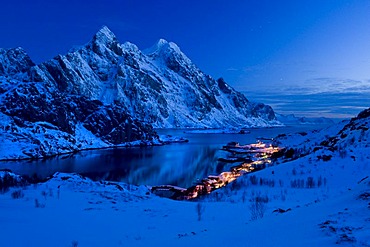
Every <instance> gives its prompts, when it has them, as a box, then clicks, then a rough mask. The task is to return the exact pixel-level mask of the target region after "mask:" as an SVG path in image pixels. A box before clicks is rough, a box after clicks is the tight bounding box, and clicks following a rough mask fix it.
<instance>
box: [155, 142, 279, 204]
mask: <svg viewBox="0 0 370 247" xmlns="http://www.w3.org/2000/svg"><path fill="white" fill-rule="evenodd" d="M222 150H224V151H226V152H229V153H230V154H231V157H228V158H220V159H219V161H223V162H227V163H240V162H241V163H240V164H239V165H236V166H232V167H231V168H230V169H229V171H225V172H222V173H220V174H219V175H209V176H208V177H206V178H204V179H202V180H201V181H199V182H198V183H197V184H196V185H194V186H191V187H189V188H187V189H185V188H181V187H178V186H172V185H160V186H153V187H152V188H151V191H152V193H154V194H156V195H158V196H161V197H167V198H171V199H175V200H191V199H195V198H198V197H199V196H202V195H206V194H209V193H211V192H212V191H214V190H217V189H219V188H221V187H223V186H226V185H227V184H229V183H231V182H233V181H234V180H236V179H237V178H239V177H240V176H242V175H244V174H248V173H251V172H255V171H259V170H262V169H264V168H265V167H266V165H267V164H269V163H271V157H272V156H273V155H274V154H276V153H278V152H279V151H281V150H282V149H281V148H279V147H275V146H273V145H272V144H267V143H263V142H261V141H258V142H257V143H253V144H248V145H240V144H239V143H237V142H230V143H228V144H227V145H226V146H224V147H223V148H222Z"/></svg>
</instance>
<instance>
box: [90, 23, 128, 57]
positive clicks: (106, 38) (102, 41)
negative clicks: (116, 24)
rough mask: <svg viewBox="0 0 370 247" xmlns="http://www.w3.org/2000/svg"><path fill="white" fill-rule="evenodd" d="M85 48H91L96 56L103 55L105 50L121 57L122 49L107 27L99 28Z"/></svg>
mask: <svg viewBox="0 0 370 247" xmlns="http://www.w3.org/2000/svg"><path fill="white" fill-rule="evenodd" d="M87 47H88V48H89V47H91V48H92V50H93V51H94V52H95V53H96V54H98V55H104V54H105V53H106V51H107V50H108V51H113V52H114V53H115V54H117V55H122V49H121V48H120V43H119V41H118V39H117V37H116V35H115V34H114V33H113V32H112V31H111V30H110V29H109V28H108V27H107V26H103V27H102V28H100V30H99V31H98V32H97V33H96V34H95V35H94V37H93V38H92V40H91V42H90V43H88V45H87Z"/></svg>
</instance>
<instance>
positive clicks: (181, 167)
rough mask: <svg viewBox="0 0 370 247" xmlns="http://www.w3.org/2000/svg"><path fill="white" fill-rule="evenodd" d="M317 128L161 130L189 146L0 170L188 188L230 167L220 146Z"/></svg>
mask: <svg viewBox="0 0 370 247" xmlns="http://www.w3.org/2000/svg"><path fill="white" fill-rule="evenodd" d="M315 128H320V126H311V125H310V126H293V127H282V128H269V129H251V130H250V131H251V133H250V134H244V135H241V134H191V133H184V130H158V133H159V134H170V135H175V136H183V137H186V138H188V139H189V143H183V144H171V145H165V146H159V147H144V148H139V147H135V148H116V149H105V150H91V151H83V152H80V153H78V154H73V155H66V156H58V157H56V158H51V159H47V160H38V161H17V162H0V168H8V169H10V170H12V171H13V172H15V173H17V174H21V175H29V176H34V175H36V176H38V177H39V178H46V177H48V176H50V175H52V174H54V173H55V172H76V173H79V174H82V175H84V176H87V177H90V178H91V179H94V180H111V181H122V182H126V183H131V184H135V185H163V184H171V185H177V186H181V187H190V186H191V185H194V183H196V182H197V180H198V179H202V178H204V177H207V176H208V175H212V174H213V175H217V174H219V173H220V172H222V171H224V170H225V169H227V167H224V164H223V163H221V162H218V161H217V159H218V158H220V157H226V156H227V153H226V152H224V151H221V150H220V148H222V146H223V145H225V144H227V143H228V142H231V141H237V142H239V143H240V144H247V143H254V142H255V141H256V139H258V138H260V137H265V138H272V137H275V136H276V135H278V134H281V133H292V132H298V131H307V130H309V129H315Z"/></svg>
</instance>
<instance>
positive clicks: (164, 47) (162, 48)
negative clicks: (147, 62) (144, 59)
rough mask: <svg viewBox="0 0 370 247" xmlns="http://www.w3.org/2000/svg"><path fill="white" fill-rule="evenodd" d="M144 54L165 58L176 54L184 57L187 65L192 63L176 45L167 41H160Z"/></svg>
mask: <svg viewBox="0 0 370 247" xmlns="http://www.w3.org/2000/svg"><path fill="white" fill-rule="evenodd" d="M143 53H144V54H145V55H148V56H153V55H154V56H163V55H164V56H165V57H167V56H168V55H169V54H176V55H177V56H179V57H182V59H183V60H184V61H186V62H187V63H192V62H191V60H190V59H189V58H188V57H187V56H186V55H185V54H184V53H183V52H182V51H181V49H180V47H179V46H178V45H177V44H176V43H174V42H168V41H167V40H165V39H159V40H158V41H157V42H156V43H155V44H154V45H153V46H152V47H151V48H148V49H145V50H144V51H143Z"/></svg>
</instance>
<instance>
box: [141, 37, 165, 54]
mask: <svg viewBox="0 0 370 247" xmlns="http://www.w3.org/2000/svg"><path fill="white" fill-rule="evenodd" d="M166 45H168V41H167V40H165V39H159V40H158V41H157V42H156V43H155V44H154V45H153V46H152V47H150V48H147V49H145V50H144V51H143V53H144V54H146V55H151V54H154V53H158V52H159V51H161V50H163V48H164V47H165V46H166Z"/></svg>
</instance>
